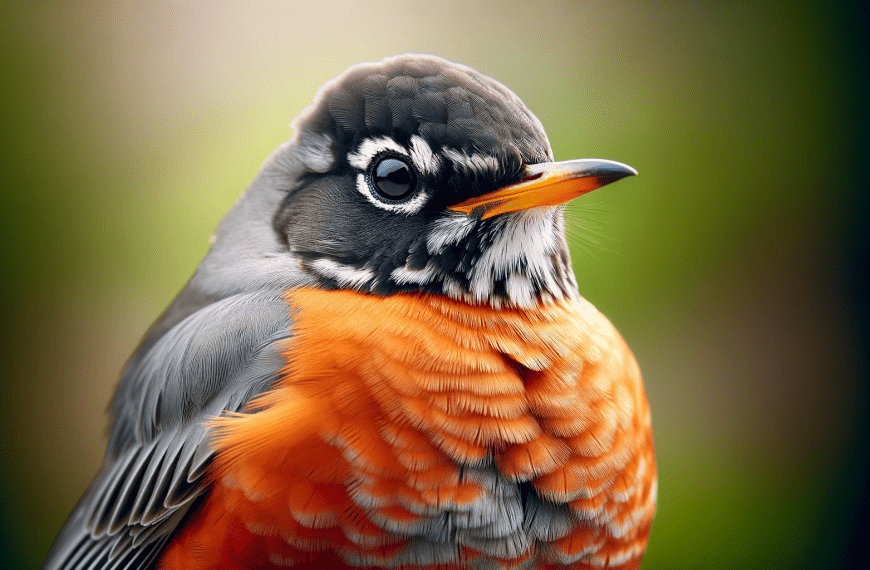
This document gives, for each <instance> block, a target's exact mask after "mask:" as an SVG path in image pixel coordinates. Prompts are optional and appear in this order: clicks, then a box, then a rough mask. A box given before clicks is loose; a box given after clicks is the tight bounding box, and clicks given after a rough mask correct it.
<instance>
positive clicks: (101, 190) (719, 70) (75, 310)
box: [0, 1, 870, 569]
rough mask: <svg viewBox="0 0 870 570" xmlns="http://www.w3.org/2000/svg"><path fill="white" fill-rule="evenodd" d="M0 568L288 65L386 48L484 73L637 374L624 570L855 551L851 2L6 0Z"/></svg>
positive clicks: (54, 496)
mask: <svg viewBox="0 0 870 570" xmlns="http://www.w3.org/2000/svg"><path fill="white" fill-rule="evenodd" d="M2 12H3V13H2V23H0V26H2V27H0V32H2V33H0V61H2V69H0V77H2V88H0V98H2V109H3V123H4V124H3V128H2V141H3V142H2V157H0V161H2V172H0V181H2V185H3V190H2V208H0V215H2V220H0V232H2V239H3V243H2V276H3V280H2V287H3V309H2V310H3V314H2V318H3V325H4V326H3V337H2V358H3V366H2V370H3V376H4V378H3V380H2V385H0V396H2V401H0V404H2V410H3V413H2V420H0V421H2V424H0V425H2V434H0V445H2V471H0V473H2V475H0V477H2V479H0V524H2V544H0V566H2V567H4V568H9V567H25V568H26V567H35V566H37V565H38V564H39V562H40V560H41V559H42V557H43V556H44V555H45V553H46V552H47V550H48V548H49V546H50V544H51V541H52V540H53V538H54V536H55V534H56V533H57V531H58V529H59V528H60V526H61V524H62V523H63V521H64V520H65V518H66V516H67V515H68V513H69V512H70V510H71V508H72V506H73V505H74V503H75V501H76V500H77V498H78V497H79V495H80V494H81V493H82V491H83V490H84V488H85V486H86V485H87V484H88V482H89V481H90V478H91V477H92V475H93V473H94V472H95V470H96V469H97V466H98V465H99V463H100V461H101V455H102V453H103V449H104V445H105V426H106V417H105V413H104V412H105V407H106V404H107V402H108V400H109V397H110V395H111V392H112V388H113V385H114V383H115V382H116V379H117V374H118V371H119V370H120V368H121V366H122V364H123V362H124V360H125V359H126V357H127V356H128V355H129V354H130V352H131V351H132V349H133V348H134V346H135V345H136V343H137V341H138V339H139V337H140V336H141V335H142V334H143V332H144V331H145V329H146V327H147V326H148V325H149V324H150V322H151V321H152V320H153V319H154V318H156V317H157V315H158V314H159V313H160V312H161V310H162V309H163V308H164V307H165V306H166V305H167V303H168V302H169V301H170V300H171V299H172V297H173V296H174V294H175V293H176V292H177V291H178V290H179V289H180V288H181V287H182V286H183V285H184V283H185V281H186V279H187V278H188V277H189V276H190V274H191V273H192V271H193V269H194V268H195V267H196V264H197V263H198V261H199V260H200V258H201V257H202V256H203V254H204V253H205V251H206V249H207V248H208V237H209V234H210V233H211V231H212V229H213V228H214V226H215V225H216V224H217V222H218V220H219V219H220V218H221V216H222V215H223V213H224V212H225V211H226V210H227V209H228V208H229V207H230V206H231V205H232V204H233V202H234V200H235V199H236V198H237V197H238V196H239V194H240V193H241V192H242V190H244V188H245V187H246V185H247V184H248V182H249V181H250V180H251V179H252V178H253V176H254V175H255V173H256V172H257V169H258V168H259V166H260V164H261V163H262V162H263V160H264V159H265V158H266V157H267V156H268V155H269V153H270V152H271V151H272V150H273V149H274V148H275V147H276V146H277V145H278V144H279V143H281V142H282V141H284V140H286V139H287V138H289V136H290V131H289V129H288V127H287V125H288V123H289V121H290V119H291V118H292V117H293V116H295V115H296V114H297V113H298V112H299V111H300V110H301V109H302V108H303V107H304V106H305V105H306V104H307V103H308V102H310V100H311V98H312V97H313V95H314V92H315V90H316V88H317V87H318V86H319V85H320V84H321V83H323V82H324V81H326V80H327V79H329V78H331V77H333V76H335V75H337V74H338V73H340V72H341V71H342V70H344V69H345V68H346V67H347V66H349V65H351V64H353V63H356V62H358V61H363V60H377V59H381V58H382V57H384V56H387V55H391V54H395V53H401V52H406V51H414V52H429V53H434V54H438V55H441V56H444V57H447V58H449V59H452V60H455V61H459V62H462V63H465V64H468V65H470V66H472V67H474V68H476V69H478V70H480V71H482V72H484V73H486V74H488V75H491V76H493V77H495V78H497V79H499V80H500V81H502V82H503V83H505V84H506V85H508V86H509V87H510V88H511V89H513V90H514V91H515V92H516V93H517V94H518V95H519V96H520V97H521V98H522V99H523V100H524V101H525V102H526V104H527V105H528V106H529V107H530V108H531V109H532V111H533V112H535V113H536V114H537V116H538V117H539V118H540V119H541V121H542V122H543V124H544V125H545V127H546V128H547V131H548V133H549V136H550V141H551V143H552V146H553V149H554V152H555V154H556V158H557V159H560V160H562V159H569V158H576V157H604V158H611V159H615V160H620V161H623V162H626V163H628V164H630V165H632V166H634V167H636V168H637V169H638V170H639V171H640V176H638V177H636V178H633V179H629V180H625V181H623V182H620V183H619V184H618V185H615V186H613V187H608V188H605V189H603V190H602V191H600V192H596V193H594V194H592V195H590V196H587V197H585V198H584V199H582V202H581V203H578V204H574V205H572V206H571V208H570V212H571V219H572V220H573V221H572V230H571V234H572V242H573V245H574V248H573V249H574V264H575V269H576V272H577V276H578V281H579V283H580V288H581V292H582V293H583V295H584V296H586V297H587V298H588V299H590V300H591V301H592V302H593V303H595V304H596V305H597V306H598V307H599V308H600V309H601V310H602V311H603V312H604V313H605V314H606V315H608V316H609V317H610V319H611V320H612V321H613V322H614V323H615V324H616V326H617V327H618V328H619V329H620V330H621V332H622V333H623V335H624V336H625V338H626V339H627V340H628V343H629V344H630V345H631V346H632V347H633V349H634V351H635V353H636V356H637V358H638V360H639V361H640V364H641V368H642V369H643V370H644V375H645V380H646V386H647V391H648V393H649V398H650V401H651V404H652V408H653V421H654V426H655V430H656V447H657V457H658V461H659V471H660V485H659V510H658V514H657V516H656V519H655V524H654V526H653V529H652V537H651V542H650V546H649V549H648V552H647V557H646V560H645V563H644V568H646V569H654V568H665V569H677V568H842V567H860V564H862V563H863V564H866V563H868V560H870V558H868V548H870V547H868V544H870V535H868V532H867V529H868V526H867V523H866V522H865V518H866V516H867V511H868V510H870V509H868V507H870V504H868V469H870V467H868V451H870V446H868V440H867V427H868V421H867V414H868V405H867V401H868V385H867V383H866V378H867V365H868V361H867V352H866V349H867V344H866V342H867V334H866V333H867V320H868V313H867V297H866V289H865V288H866V286H867V265H868V257H867V247H868V232H867V227H866V224H867V223H868V218H867V207H868V175H867V171H866V167H865V166H861V165H866V163H867V156H868V155H867V150H868V148H867V145H866V144H865V143H864V139H865V138H866V136H867V127H868V124H867V113H866V111H865V110H864V107H865V106H866V104H867V102H868V100H870V97H868V89H867V77H868V74H870V71H868V69H870V66H868V57H867V56H868V51H867V40H866V39H865V38H866V37H867V33H868V29H867V27H866V21H868V14H867V11H866V6H863V7H862V6H861V5H860V4H856V5H854V6H850V5H840V4H837V5H833V4H830V3H828V4H824V3H819V4H813V5H796V4H749V3H733V4H732V3H724V4H696V3H677V4H661V3H656V4H598V3H596V4H549V3H534V2H521V3H520V2H518V3H509V2H484V3H471V2H467V1H463V2H452V1H451V2H434V1H433V2H429V3H425V4H424V3H420V4H410V3H408V2H394V3H360V2H340V3H331V2H300V3H296V4H288V3H277V4H265V3H255V4H252V5H250V6H247V7H242V6H239V5H230V4H215V3H192V2H185V3H173V4H164V3H160V4H153V5H152V4H144V3H138V2H137V3H118V2H102V3H101V2H92V3H88V4H87V5H79V4H77V3H70V2H38V3H25V2H11V3H10V2H6V3H5V4H4V7H3V8H2Z"/></svg>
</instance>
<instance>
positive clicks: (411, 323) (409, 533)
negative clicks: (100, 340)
mask: <svg viewBox="0 0 870 570" xmlns="http://www.w3.org/2000/svg"><path fill="white" fill-rule="evenodd" d="M293 125H294V127H295V132H294V136H293V138H292V139H291V140H290V141H289V142H287V143H285V144H283V145H282V146H280V147H279V148H278V149H277V150H276V151H275V152H274V154H272V156H271V157H270V158H269V159H268V160H267V161H266V163H265V165H264V166H263V168H262V170H261V171H260V173H259V174H258V175H257V177H256V178H255V180H254V181H253V183H252V184H251V186H250V187H249V188H248V190H247V192H246V193H245V194H244V195H243V196H242V198H241V199H240V200H239V201H238V203H236V205H235V206H234V207H233V208H232V209H231V210H230V212H229V213H228V214H227V215H226V217H225V218H224V219H223V221H222V222H221V223H220V225H219V226H218V228H217V231H216V233H215V237H214V244H213V246H212V247H211V250H210V251H209V253H208V255H206V257H205V259H204V260H203V261H202V263H201V264H200V266H199V268H198V269H197V271H196V273H195V274H194V275H193V277H192V278H191V280H190V282H189V283H188V284H187V286H186V287H185V288H184V289H183V290H182V291H181V293H180V294H179V295H178V297H177V298H176V299H175V301H174V302H173V303H172V304H171V305H170V307H169V308H168V309H167V310H166V312H165V313H164V314H163V315H162V316H161V317H160V318H159V319H158V320H157V322H156V323H155V324H154V325H153V326H152V327H151V328H150V329H149V331H148V332H147V334H146V335H145V338H144V339H143V340H142V342H141V344H140V346H139V347H138V349H137V350H136V352H135V353H134V354H133V356H132V357H131V358H130V360H129V362H128V363H127V364H126V366H125V368H124V371H123V374H122V377H121V381H120V384H119V385H118V388H117V391H116V393H115V395H114V398H113V400H112V403H111V407H110V411H111V415H112V428H111V433H110V439H109V444H108V450H107V453H106V459H105V462H104V464H103V467H102V468H101V470H100V472H99V473H98V474H97V476H96V478H95V479H94V481H93V483H92V484H91V486H90V487H89V489H88V490H87V492H86V493H85V495H84V497H83V498H82V499H81V501H80V502H79V503H78V505H77V506H76V508H75V510H74V511H73V513H72V515H71V516H70V518H69V520H68V521H67V523H66V525H65V526H64V527H63V529H62V531H61V533H60V536H59V537H58V538H57V540H56V542H55V544H54V546H53V548H52V549H51V552H50V553H49V555H48V559H47V561H46V563H45V568H49V569H55V568H65V569H73V568H75V569H78V568H113V569H122V568H123V569H133V568H155V567H156V568H163V569H167V570H169V569H193V570H197V569H218V568H221V569H225V568H240V569H241V568H271V567H279V566H291V565H292V566H294V567H296V568H451V569H460V568H601V567H609V568H637V567H638V566H639V565H640V561H641V557H642V555H643V553H644V550H645V548H646V544H647V538H648V535H649V528H650V523H651V520H652V517H653V512H654V510H655V502H656V472H655V459H654V456H653V440H652V431H651V423H650V412H649V406H648V404H647V400H646V395H645V393H644V389H643V385H642V382H641V376H640V372H639V370H638V366H637V364H636V362H635V359H634V357H633V356H632V354H631V352H630V351H629V349H628V347H627V346H626V344H625V342H624V341H623V340H622V338H621V337H620V336H619V334H618V333H617V332H616V330H615V329H614V327H613V326H612V325H611V324H610V322H608V320H607V319H606V318H605V317H604V316H602V315H601V314H600V313H599V312H598V311H597V310H596V309H595V308H594V307H593V306H592V305H590V304H589V303H588V302H587V301H585V300H584V299H583V298H582V297H580V295H579V294H578V291H577V284H576V281H575V278H574V275H573V273H572V270H571V261H570V257H569V254H568V247H567V244H566V241H565V235H564V224H565V222H564V216H563V208H562V206H561V205H562V204H564V203H565V202H567V201H569V200H571V199H572V198H575V197H577V196H580V195H582V194H584V193H586V192H589V191H590V190H593V189H595V188H598V187H600V186H603V185H605V184H608V183H610V182H613V181H616V180H619V179H621V178H623V177H626V176H629V175H632V174H635V171H634V170H632V169H631V168H630V167H628V166H625V165H623V164H620V163H617V162H612V161H607V160H570V161H566V162H553V154H552V151H551V149H550V145H549V142H548V140H547V137H546V135H545V134H544V130H543V128H542V126H541V124H540V122H539V121H538V120H537V119H536V118H535V116H534V115H532V113H531V112H530V111H529V110H528V109H527V108H526V107H525V106H524V105H523V103H522V102H521V101H520V100H519V98H518V97H517V96H516V95H514V94H513V93H512V92H511V91H509V90H508V89H507V88H505V87H504V86H503V85H501V84H500V83H498V82H496V81H495V80H493V79H491V78H489V77H486V76H484V75H482V74H480V73H478V72H476V71H474V70H472V69H470V68H468V67H465V66H462V65H457V64H454V63H451V62H448V61H446V60H443V59H440V58H436V57H431V56H399V57H394V58H390V59H386V60H384V61H382V62H380V63H367V64H361V65H357V66H354V67H352V68H350V69H349V70H347V71H346V72H345V73H344V74H342V75H341V76H339V77H338V78H336V79H334V80H333V81H331V82H329V83H327V84H326V85H324V86H323V87H322V88H321V89H320V90H319V92H318V94H317V96H316V98H315V100H314V102H313V104H312V105H311V106H310V107H308V108H307V109H306V110H304V111H303V112H302V114H301V115H299V117H297V118H296V119H295V120H294V123H293Z"/></svg>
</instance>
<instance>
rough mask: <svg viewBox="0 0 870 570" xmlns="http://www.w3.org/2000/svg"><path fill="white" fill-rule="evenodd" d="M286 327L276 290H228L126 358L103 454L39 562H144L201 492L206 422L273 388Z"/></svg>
mask: <svg viewBox="0 0 870 570" xmlns="http://www.w3.org/2000/svg"><path fill="white" fill-rule="evenodd" d="M291 325H292V323H291V320H290V313H289V309H288V307H287V305H286V303H285V301H284V298H283V292H282V291H281V290H277V289H276V290H267V291H258V292H255V293H247V294H238V295H232V296H229V297H226V298H224V299H221V300H219V301H216V302H212V303H210V304H206V305H205V306H203V307H201V308H199V309H198V310H197V311H195V312H193V313H192V314H190V315H188V316H187V317H186V318H184V319H183V320H181V321H180V322H178V323H177V324H175V325H174V326H172V327H170V328H168V329H167V330H166V331H165V333H163V334H162V336H160V338H158V339H157V340H156V341H155V340H154V339H153V338H152V339H150V340H149V342H148V343H146V345H145V346H144V347H143V348H142V349H141V351H140V352H137V353H136V354H134V356H133V357H132V358H131V359H130V362H129V363H128V365H127V367H126V368H125V370H124V373H123V375H122V378H121V382H120V384H119V386H118V390H117V392H116V393H115V397H114V399H113V402H112V407H111V409H112V412H113V415H114V421H113V425H112V433H111V438H110V445H109V450H108V452H107V455H106V460H105V462H104V464H103V467H102V469H101V470H100V472H99V473H98V475H97V477H96V479H95V480H94V482H93V483H92V484H91V487H90V488H89V489H88V491H87V492H86V493H85V495H84V496H83V497H82V499H81V500H80V501H79V503H78V505H77V506H76V507H75V509H74V511H73V513H72V515H71V516H70V518H69V520H68V521H67V523H66V525H65V526H64V528H63V530H61V533H60V535H59V536H58V538H57V540H56V541H55V544H54V546H53V547H52V549H51V552H50V553H49V555H48V558H47V559H46V561H45V563H44V566H43V568H44V569H46V570H61V569H63V570H95V569H98V568H99V569H101V570H104V569H112V570H121V569H124V570H134V569H136V570H141V569H144V568H151V567H153V565H154V564H156V562H157V560H158V559H159V556H160V553H161V552H162V551H163V549H164V548H165V546H166V544H167V543H168V541H169V539H170V537H171V536H172V533H173V532H174V530H175V529H176V528H177V526H178V525H179V524H180V522H181V521H182V520H183V519H184V518H185V516H186V515H187V514H188V511H190V510H191V509H194V508H196V504H197V501H196V499H197V498H198V497H200V496H201V495H202V494H203V493H204V492H205V491H206V490H207V489H206V487H205V483H204V482H203V479H202V477H203V475H204V474H205V472H206V470H207V468H208V464H209V462H210V460H211V458H212V455H213V451H212V449H211V445H210V441H209V427H208V423H207V422H208V420H209V419H210V418H213V417H216V416H219V415H220V414H222V413H224V412H226V411H238V410H240V409H242V408H244V406H245V405H246V404H247V402H248V401H249V400H250V399H251V398H253V397H254V396H256V395H258V394H261V393H262V392H264V391H265V390H267V389H268V388H269V387H270V386H271V385H272V383H273V382H274V380H275V379H276V378H277V375H278V373H279V370H280V369H281V368H282V367H283V366H284V364H285V363H284V361H283V358H282V356H281V350H280V349H281V344H282V342H283V341H285V340H286V339H287V338H289V337H290V335H291Z"/></svg>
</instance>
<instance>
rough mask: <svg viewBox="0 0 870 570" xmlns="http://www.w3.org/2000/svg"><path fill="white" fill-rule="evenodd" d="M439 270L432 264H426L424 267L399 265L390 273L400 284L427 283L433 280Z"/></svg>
mask: <svg viewBox="0 0 870 570" xmlns="http://www.w3.org/2000/svg"><path fill="white" fill-rule="evenodd" d="M436 273H437V271H436V270H435V268H434V267H433V266H432V264H431V263H430V264H428V265H426V267H424V268H423V269H408V268H406V267H397V268H396V269H393V272H392V273H390V278H391V279H392V280H393V281H394V282H395V283H396V284H398V285H410V284H414V285H425V284H426V283H429V282H430V281H432V279H433V278H434V277H435V275H436Z"/></svg>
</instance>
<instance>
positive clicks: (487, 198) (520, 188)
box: [450, 158, 637, 220]
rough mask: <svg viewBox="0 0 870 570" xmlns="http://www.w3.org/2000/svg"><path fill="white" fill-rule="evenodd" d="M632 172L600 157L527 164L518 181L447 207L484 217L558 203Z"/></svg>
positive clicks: (626, 166)
mask: <svg viewBox="0 0 870 570" xmlns="http://www.w3.org/2000/svg"><path fill="white" fill-rule="evenodd" d="M635 174H637V170H635V169H634V168H632V167H630V166H628V165H625V164H622V163H621V162H615V161H613V160H604V159H600V158H584V159H578V160H566V161H564V162H544V163H541V164H529V165H527V166H526V176H525V178H523V179H522V180H520V181H519V182H517V183H515V184H511V185H509V186H505V187H504V188H499V189H498V190H495V191H493V192H489V193H488V194H484V195H482V196H477V197H475V198H469V199H468V200H466V201H464V202H462V203H459V204H456V205H455V206H450V209H451V210H454V211H457V212H462V213H464V214H468V215H475V216H480V219H482V220H485V219H486V218H491V217H493V216H497V215H499V214H504V213H506V212H516V211H518V210H528V209H529V208H537V207H539V206H558V205H559V204H564V203H566V202H568V201H570V200H573V199H574V198H577V197H578V196H582V195H583V194H586V193H587V192H591V191H593V190H595V189H596V188H601V187H602V186H605V185H607V184H610V183H611V182H616V181H617V180H620V179H622V178H625V177H626V176H634V175H635Z"/></svg>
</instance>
